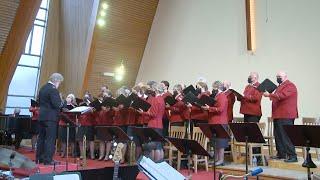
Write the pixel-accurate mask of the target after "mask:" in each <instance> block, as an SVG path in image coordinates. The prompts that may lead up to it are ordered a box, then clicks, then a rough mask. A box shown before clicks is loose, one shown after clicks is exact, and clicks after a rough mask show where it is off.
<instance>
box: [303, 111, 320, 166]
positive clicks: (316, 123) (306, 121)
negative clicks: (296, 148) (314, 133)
mask: <svg viewBox="0 0 320 180" xmlns="http://www.w3.org/2000/svg"><path fill="white" fill-rule="evenodd" d="M302 124H303V125H310V126H319V125H320V121H319V119H318V118H311V117H303V118H302ZM312 149H315V150H316V155H317V159H318V160H320V148H312ZM302 154H303V157H304V158H305V157H306V155H307V152H306V148H305V147H303V148H302Z"/></svg>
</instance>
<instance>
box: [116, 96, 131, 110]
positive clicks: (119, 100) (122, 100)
mask: <svg viewBox="0 0 320 180" xmlns="http://www.w3.org/2000/svg"><path fill="white" fill-rule="evenodd" d="M116 101H117V103H118V104H122V105H123V106H124V108H128V107H130V105H131V102H132V100H131V98H129V97H125V96H124V95H123V94H121V95H120V96H118V97H117V98H116Z"/></svg>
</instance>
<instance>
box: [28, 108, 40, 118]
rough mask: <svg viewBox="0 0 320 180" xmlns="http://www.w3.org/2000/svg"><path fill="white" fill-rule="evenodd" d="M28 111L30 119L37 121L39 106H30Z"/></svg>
mask: <svg viewBox="0 0 320 180" xmlns="http://www.w3.org/2000/svg"><path fill="white" fill-rule="evenodd" d="M29 111H30V112H31V113H32V121H38V119H39V114H40V110H39V107H30V108H29Z"/></svg>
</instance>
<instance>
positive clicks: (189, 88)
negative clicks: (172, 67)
mask: <svg viewBox="0 0 320 180" xmlns="http://www.w3.org/2000/svg"><path fill="white" fill-rule="evenodd" d="M182 91H183V94H185V95H187V94H188V93H189V92H191V93H192V94H194V95H195V96H197V95H198V92H197V91H196V89H195V88H194V87H193V85H189V86H188V87H186V88H184V89H183V90H182Z"/></svg>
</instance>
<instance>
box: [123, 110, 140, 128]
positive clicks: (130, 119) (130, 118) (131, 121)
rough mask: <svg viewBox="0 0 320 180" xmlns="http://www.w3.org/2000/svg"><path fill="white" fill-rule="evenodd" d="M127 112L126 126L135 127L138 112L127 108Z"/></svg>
mask: <svg viewBox="0 0 320 180" xmlns="http://www.w3.org/2000/svg"><path fill="white" fill-rule="evenodd" d="M127 112H128V115H127V119H126V123H127V124H126V125H130V126H133V125H135V124H136V121H137V119H138V112H137V111H136V110H135V109H133V108H128V110H127Z"/></svg>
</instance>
